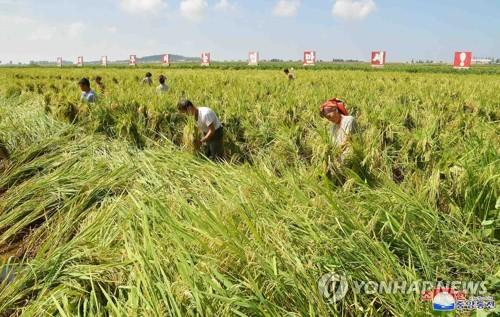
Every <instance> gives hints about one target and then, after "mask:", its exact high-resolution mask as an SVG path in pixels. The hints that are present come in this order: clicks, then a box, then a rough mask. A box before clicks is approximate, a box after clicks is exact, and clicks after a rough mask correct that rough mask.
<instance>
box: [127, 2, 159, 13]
mask: <svg viewBox="0 0 500 317" xmlns="http://www.w3.org/2000/svg"><path fill="white" fill-rule="evenodd" d="M120 5H121V7H122V8H123V9H124V10H125V11H128V12H130V13H137V14H144V13H155V12H157V11H158V10H161V9H163V8H165V7H166V6H167V4H166V2H165V1H164V0H120Z"/></svg>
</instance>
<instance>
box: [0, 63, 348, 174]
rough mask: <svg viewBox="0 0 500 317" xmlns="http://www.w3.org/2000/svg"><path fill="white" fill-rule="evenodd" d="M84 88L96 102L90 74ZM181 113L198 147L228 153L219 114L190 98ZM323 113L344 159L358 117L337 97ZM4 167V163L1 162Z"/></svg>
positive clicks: (2, 152)
mask: <svg viewBox="0 0 500 317" xmlns="http://www.w3.org/2000/svg"><path fill="white" fill-rule="evenodd" d="M284 73H285V75H286V77H287V79H288V80H290V81H292V80H295V75H294V74H293V69H291V70H289V69H285V70H284ZM152 77H153V76H152V74H151V73H150V72H148V73H146V76H145V77H144V79H143V80H142V81H141V83H142V84H143V85H147V86H151V85H153V79H152ZM158 82H159V85H158V86H157V87H156V91H157V92H158V93H165V92H167V91H168V90H169V87H168V86H167V85H166V77H165V76H163V75H160V76H159V78H158ZM95 83H96V86H97V88H98V90H99V91H100V92H101V93H104V91H105V85H104V83H103V81H102V78H101V77H99V76H98V77H96V78H95ZM78 84H79V86H80V89H81V91H82V92H81V100H82V101H84V102H87V103H94V102H96V100H97V95H96V93H95V91H94V90H92V89H91V86H90V81H89V79H88V78H82V79H81V80H80V81H79V82H78ZM177 108H178V110H179V111H180V112H181V113H184V114H187V115H190V116H192V117H194V119H195V121H196V124H197V127H198V129H199V130H200V132H201V133H202V134H203V137H202V138H201V140H199V141H198V140H197V141H195V142H197V144H195V146H196V147H197V148H198V147H200V146H201V145H205V149H206V151H205V154H206V156H207V157H209V158H210V159H212V160H214V161H220V160H222V159H223V157H224V128H223V126H222V124H221V122H220V120H219V118H218V117H217V114H216V113H215V112H214V111H213V110H212V109H210V108H208V107H198V106H195V105H194V104H193V103H192V102H191V101H190V100H187V99H185V100H181V101H179V103H178V105H177ZM319 114H320V116H321V117H322V118H325V119H327V120H328V121H330V122H331V123H332V125H331V134H332V143H333V145H334V146H336V147H337V148H338V149H339V150H340V151H339V153H340V156H339V159H338V161H340V162H341V161H342V160H343V156H344V154H345V153H346V151H347V150H348V148H349V141H350V136H351V135H352V133H354V132H355V130H356V121H355V119H354V117H353V116H350V115H349V112H348V111H347V108H346V105H345V103H344V102H343V101H342V100H340V99H337V98H333V99H330V100H327V101H326V102H325V103H323V104H322V105H321V106H320V109H319ZM8 156H9V153H8V151H7V149H6V147H5V146H4V145H3V144H2V142H1V141H0V163H1V162H2V161H5V160H6V159H7V158H8ZM0 167H1V164H0Z"/></svg>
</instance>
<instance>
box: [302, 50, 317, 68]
mask: <svg viewBox="0 0 500 317" xmlns="http://www.w3.org/2000/svg"><path fill="white" fill-rule="evenodd" d="M314 65H316V52H315V51H305V52H304V66H314Z"/></svg>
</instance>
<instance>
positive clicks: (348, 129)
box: [319, 98, 356, 150]
mask: <svg viewBox="0 0 500 317" xmlns="http://www.w3.org/2000/svg"><path fill="white" fill-rule="evenodd" d="M319 113H320V116H321V117H322V118H325V119H327V120H328V121H330V122H332V130H331V131H332V141H333V143H334V144H335V145H336V146H337V147H339V148H341V149H342V150H345V147H346V145H347V144H348V142H349V139H350V135H351V134H352V133H354V132H355V130H356V120H355V119H354V117H353V116H350V115H349V113H348V112H347V109H346V107H345V104H344V102H343V101H342V100H340V99H337V98H333V99H330V100H328V101H326V102H325V103H324V104H322V105H321V107H320V110H319Z"/></svg>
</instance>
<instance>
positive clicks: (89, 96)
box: [78, 78, 96, 103]
mask: <svg viewBox="0 0 500 317" xmlns="http://www.w3.org/2000/svg"><path fill="white" fill-rule="evenodd" d="M78 85H79V86H80V89H81V90H82V96H81V97H80V100H81V101H85V102H88V103H92V102H95V101H96V95H95V92H94V91H93V90H92V89H90V81H89V80H88V78H82V79H80V81H79V82H78Z"/></svg>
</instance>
